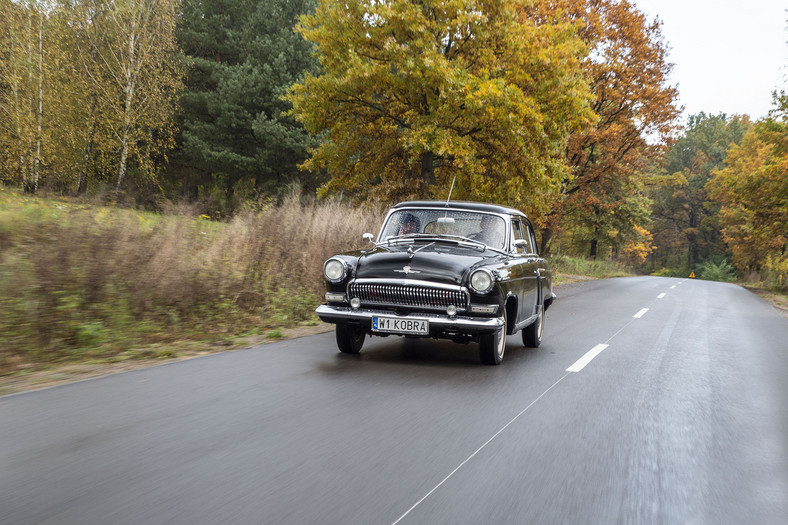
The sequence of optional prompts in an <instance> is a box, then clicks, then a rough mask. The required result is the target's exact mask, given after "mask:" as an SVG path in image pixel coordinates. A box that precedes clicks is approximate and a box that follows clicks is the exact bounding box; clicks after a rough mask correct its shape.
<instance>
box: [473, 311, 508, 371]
mask: <svg viewBox="0 0 788 525" xmlns="http://www.w3.org/2000/svg"><path fill="white" fill-rule="evenodd" d="M501 320H502V321H503V325H502V326H501V328H500V329H499V330H498V331H497V332H495V333H492V334H484V335H482V336H481V337H480V338H479V359H480V360H481V362H482V364H485V365H500V364H501V361H503V352H504V350H506V313H505V312H504V315H503V317H502V318H501Z"/></svg>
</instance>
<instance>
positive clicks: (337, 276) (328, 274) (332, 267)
mask: <svg viewBox="0 0 788 525" xmlns="http://www.w3.org/2000/svg"><path fill="white" fill-rule="evenodd" d="M323 275H324V276H325V278H326V280H327V281H329V282H332V283H338V282H341V281H342V280H343V279H344V278H345V276H346V275H347V267H346V266H345V262H344V261H342V260H341V259H329V260H327V261H326V262H325V264H323Z"/></svg>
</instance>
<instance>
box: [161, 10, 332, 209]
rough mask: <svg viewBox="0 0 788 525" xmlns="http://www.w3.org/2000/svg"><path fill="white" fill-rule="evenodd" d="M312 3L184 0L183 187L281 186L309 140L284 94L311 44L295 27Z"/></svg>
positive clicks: (307, 61)
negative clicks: (291, 114)
mask: <svg viewBox="0 0 788 525" xmlns="http://www.w3.org/2000/svg"><path fill="white" fill-rule="evenodd" d="M314 5H315V1H314V0H298V1H286V0H266V1H264V2H259V1H252V0H242V1H234V2H227V1H226V0H208V1H197V0H184V2H183V17H182V23H181V30H180V35H179V40H180V43H181V46H182V47H183V50H184V52H185V54H186V55H187V57H188V62H189V65H190V69H189V74H188V78H187V82H186V84H187V88H186V90H185V92H184V93H183V96H182V99H181V104H182V115H181V118H182V133H181V137H180V149H179V151H178V152H177V154H176V155H175V156H174V162H175V164H177V165H179V166H181V169H180V170H179V171H181V172H182V173H183V175H184V180H183V183H182V185H183V186H184V189H185V190H187V191H192V190H194V191H197V189H198V187H199V186H203V187H204V188H212V187H215V186H216V185H217V184H220V185H221V188H222V191H223V192H224V193H225V194H226V195H227V196H228V197H230V198H231V199H232V197H233V196H234V195H235V194H236V193H238V194H239V195H241V196H246V197H248V196H251V195H252V194H254V193H260V192H263V193H269V194H270V193H273V192H276V191H281V190H282V189H283V188H285V187H286V186H287V185H288V184H290V183H291V182H292V181H293V180H295V179H296V177H297V173H298V169H297V166H298V164H300V163H301V162H302V161H303V160H304V159H306V157H307V150H308V148H310V147H312V146H313V145H315V142H314V140H313V139H312V138H311V137H310V136H309V135H308V134H307V133H306V132H305V131H304V130H303V128H302V127H301V126H300V125H299V124H297V123H296V122H295V121H294V120H293V118H292V117H290V116H287V115H286V114H285V113H286V112H287V111H288V110H289V109H290V105H289V104H288V103H287V102H286V101H284V100H283V99H282V98H281V97H282V96H283V95H284V94H285V92H286V89H287V88H288V87H289V86H290V85H291V84H292V83H293V82H294V81H296V80H298V79H299V78H301V76H302V75H303V73H304V72H305V71H311V72H314V71H316V68H317V60H316V59H315V58H314V57H313V56H312V46H311V45H310V44H309V43H307V42H305V41H304V40H303V39H302V38H301V36H300V35H298V34H297V33H294V32H293V26H294V25H295V23H296V19H297V18H298V16H299V15H301V14H304V13H309V12H312V11H313V10H314Z"/></svg>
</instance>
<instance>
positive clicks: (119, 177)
mask: <svg viewBox="0 0 788 525" xmlns="http://www.w3.org/2000/svg"><path fill="white" fill-rule="evenodd" d="M77 7H79V8H80V9H81V10H80V11H79V14H78V15H77V17H76V19H75V24H77V25H76V27H77V30H78V31H79V34H80V39H79V40H78V41H79V42H80V49H79V54H80V63H81V65H82V73H83V74H84V75H86V78H87V79H88V83H89V85H90V97H91V100H95V102H96V105H97V107H96V108H95V110H96V111H101V113H102V121H101V124H102V125H103V126H106V128H107V130H108V132H109V133H110V134H111V136H112V138H113V140H114V143H115V146H116V148H117V155H118V158H117V167H116V171H115V189H116V191H120V189H121V185H122V183H123V181H124V179H125V178H126V175H127V173H128V169H129V161H130V159H132V158H136V160H137V161H139V163H140V166H141V167H142V168H143V169H144V171H146V172H147V173H148V174H149V175H151V176H154V174H153V170H152V169H151V167H150V158H151V155H154V154H156V153H158V152H159V151H162V150H166V149H167V148H168V147H171V146H172V129H171V117H172V113H173V109H174V107H175V100H176V96H177V93H178V91H179V89H180V88H181V81H182V77H183V74H182V67H181V60H180V53H179V50H178V46H177V43H176V40H175V26H176V13H177V8H178V1H177V0H87V1H85V2H81V3H80V5H79V6H77ZM91 118H92V117H91ZM91 122H92V121H91ZM90 133H93V128H90ZM92 141H93V139H92V137H91V138H89V140H88V141H86V148H87V149H86V154H88V153H89V152H90V147H91V144H92Z"/></svg>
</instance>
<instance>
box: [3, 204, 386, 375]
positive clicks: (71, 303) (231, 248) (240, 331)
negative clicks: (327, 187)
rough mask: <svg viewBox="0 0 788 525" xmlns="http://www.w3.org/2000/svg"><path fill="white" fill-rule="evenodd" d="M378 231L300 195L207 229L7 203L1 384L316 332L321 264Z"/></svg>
mask: <svg viewBox="0 0 788 525" xmlns="http://www.w3.org/2000/svg"><path fill="white" fill-rule="evenodd" d="M381 220H382V213H381V212H380V211H379V210H365V209H359V208H353V207H350V206H348V205H345V204H340V203H338V202H316V201H314V200H308V199H307V200H305V199H302V198H300V197H299V196H298V195H292V196H290V197H289V198H288V199H286V200H285V202H284V203H282V204H281V205H279V206H268V207H265V208H263V209H262V210H258V211H255V212H251V211H250V212H244V213H241V214H239V215H238V216H236V217H234V218H233V219H232V220H230V221H228V222H215V221H210V220H206V218H205V217H194V216H189V214H188V212H186V213H184V211H183V210H181V212H180V213H177V214H168V215H156V214H148V213H141V212H136V211H133V210H124V209H113V208H107V207H100V206H90V205H85V204H82V203H79V202H73V201H71V202H69V201H66V200H44V199H38V198H30V197H25V196H22V195H20V194H18V193H16V192H11V191H9V190H8V189H5V190H2V193H0V310H2V312H3V315H2V316H0V374H2V373H10V372H14V371H18V370H22V369H28V368H30V367H31V366H34V365H36V364H37V363H51V362H56V361H69V360H76V361H89V360H108V359H109V360H125V359H130V358H138V357H172V354H173V350H171V348H172V347H171V346H169V345H167V344H163V343H167V342H171V341H178V340H184V339H187V340H188V339H192V340H194V339H201V340H206V341H211V340H214V341H215V340H221V339H225V340H226V339H230V338H233V337H238V336H241V335H249V334H255V333H259V332H260V331H261V330H262V329H263V328H271V327H276V326H292V325H295V324H298V323H302V322H314V319H315V318H314V313H313V312H314V308H315V307H316V306H317V304H319V302H320V301H321V298H322V293H323V281H322V276H321V269H322V263H323V261H324V260H325V259H326V258H327V257H329V256H330V255H332V254H334V253H337V252H341V251H345V250H348V249H353V248H359V247H361V246H363V245H364V243H365V242H366V241H364V240H363V239H362V238H361V234H362V233H363V232H365V231H374V230H375V229H376V228H377V227H378V226H379V224H380V222H381Z"/></svg>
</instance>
